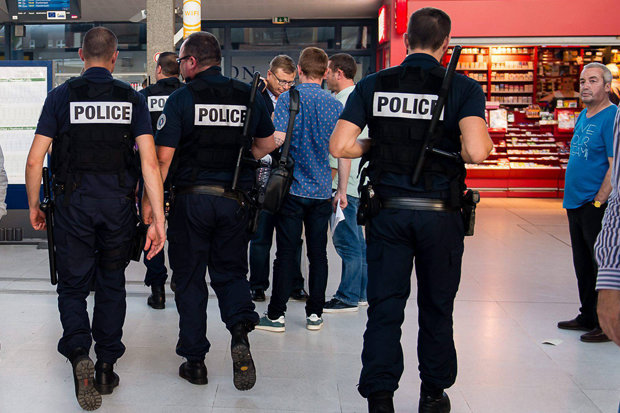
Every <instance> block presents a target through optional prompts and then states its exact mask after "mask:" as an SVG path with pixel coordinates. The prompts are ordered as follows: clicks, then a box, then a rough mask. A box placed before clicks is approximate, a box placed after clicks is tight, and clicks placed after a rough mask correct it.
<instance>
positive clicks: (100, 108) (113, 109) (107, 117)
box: [69, 102, 132, 124]
mask: <svg viewBox="0 0 620 413" xmlns="http://www.w3.org/2000/svg"><path fill="white" fill-rule="evenodd" d="M131 111H132V105H131V103H129V102H71V104H70V105H69V119H70V122H71V123H74V124H75V123H124V124H130V123H131Z"/></svg>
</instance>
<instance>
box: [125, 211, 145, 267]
mask: <svg viewBox="0 0 620 413" xmlns="http://www.w3.org/2000/svg"><path fill="white" fill-rule="evenodd" d="M148 229H149V227H148V225H145V224H144V223H143V222H142V221H138V224H137V225H136V232H135V233H134V236H133V238H132V239H131V247H130V250H129V254H130V255H129V258H130V259H131V260H132V261H138V262H140V258H141V257H142V252H143V251H144V245H145V244H146V232H147V231H148Z"/></svg>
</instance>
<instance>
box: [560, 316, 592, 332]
mask: <svg viewBox="0 0 620 413" xmlns="http://www.w3.org/2000/svg"><path fill="white" fill-rule="evenodd" d="M558 328H561V329H562V330H581V331H590V330H592V327H590V326H586V325H585V324H582V323H581V322H580V321H579V320H578V319H577V318H573V319H572V320H568V321H560V322H559V323H558Z"/></svg>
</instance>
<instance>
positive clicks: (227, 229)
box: [156, 32, 276, 390]
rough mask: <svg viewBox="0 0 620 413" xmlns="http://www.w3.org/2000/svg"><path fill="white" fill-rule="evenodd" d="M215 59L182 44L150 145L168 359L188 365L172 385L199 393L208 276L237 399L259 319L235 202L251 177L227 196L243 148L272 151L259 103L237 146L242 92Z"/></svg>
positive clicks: (249, 378)
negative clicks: (185, 384)
mask: <svg viewBox="0 0 620 413" xmlns="http://www.w3.org/2000/svg"><path fill="white" fill-rule="evenodd" d="M221 57H222V55H221V49H220V44H219V42H218V41H217V39H216V38H215V36H213V35H212V34H211V33H207V32H198V33H193V34H192V35H190V36H189V37H188V38H187V39H186V40H185V41H184V42H183V45H182V46H181V50H180V53H179V59H178V60H179V63H180V65H181V74H182V75H183V78H184V79H185V80H186V81H187V82H188V83H187V86H186V87H184V88H182V89H180V90H178V91H176V92H174V93H173V94H172V95H170V97H169V98H168V101H167V102H166V106H165V107H164V113H163V114H162V115H161V117H160V119H159V122H158V125H157V129H158V130H157V135H156V143H157V155H158V158H159V162H160V164H161V166H162V176H164V177H165V176H167V174H168V173H170V180H171V183H172V186H173V187H174V204H173V206H172V210H171V212H170V215H169V217H168V220H169V222H168V225H169V227H168V236H169V250H168V255H169V257H170V266H171V268H172V271H173V275H172V276H173V278H174V280H175V282H176V292H175V300H176V304H177V309H178V311H179V318H180V320H179V327H180V332H179V340H178V342H177V347H176V352H177V354H178V355H180V356H182V357H185V358H186V359H187V362H185V363H183V364H182V365H181V366H180V368H179V375H180V376H181V377H183V378H184V379H186V380H188V381H189V382H190V383H193V384H206V383H207V369H206V366H205V364H204V359H205V355H206V353H207V352H208V351H209V347H210V344H209V341H208V340H207V337H206V322H207V319H206V317H207V315H206V310H207V299H208V296H209V291H208V289H207V283H206V282H205V273H206V270H207V268H208V269H209V276H210V280H211V287H212V288H213V289H214V291H215V294H216V295H217V297H218V304H219V307H220V314H221V318H222V321H224V323H225V324H226V328H228V330H229V331H230V332H231V334H232V343H231V354H232V359H233V374H234V378H233V382H234V385H235V387H236V388H237V389H239V390H248V389H250V388H252V387H253V386H254V383H255V381H256V372H255V368H254V362H253V361H252V356H251V354H250V346H249V342H248V337H247V333H248V332H249V331H251V330H252V329H253V328H254V326H255V325H256V323H258V314H257V313H256V312H255V311H254V303H253V302H252V299H251V296H250V286H249V283H248V280H247V278H246V276H247V271H248V261H247V251H248V242H249V232H248V218H249V216H248V208H247V205H246V202H245V201H244V199H243V198H244V195H243V193H244V191H247V190H249V189H250V188H251V186H252V184H253V182H254V175H255V171H254V170H253V169H251V168H243V169H242V170H241V173H240V174H239V179H238V184H237V187H238V188H239V189H240V191H233V190H232V182H233V176H234V172H235V169H236V162H237V156H238V153H239V150H240V148H241V147H242V146H246V145H247V147H250V145H251V155H250V154H249V153H248V154H247V155H246V156H253V157H254V158H255V159H260V158H262V157H263V156H265V155H266V154H268V153H269V152H271V151H273V150H274V149H275V147H276V146H275V141H274V138H273V132H274V128H273V124H272V122H271V118H270V117H269V113H268V112H267V108H266V107H265V102H264V101H263V99H261V98H257V99H256V102H255V104H254V106H253V113H252V116H251V124H250V125H249V130H248V135H249V136H250V137H252V136H253V137H255V138H254V139H253V141H252V142H251V144H250V142H248V139H247V138H244V136H243V125H244V121H245V117H246V114H247V105H248V103H249V97H250V87H249V86H248V85H247V84H245V83H242V82H239V81H237V80H234V79H230V78H227V77H224V76H222V74H221V68H220V63H221ZM250 139H251V138H250ZM171 165H172V166H171Z"/></svg>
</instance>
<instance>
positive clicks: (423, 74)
mask: <svg viewBox="0 0 620 413" xmlns="http://www.w3.org/2000/svg"><path fill="white" fill-rule="evenodd" d="M450 25H451V23H450V18H449V17H448V15H447V14H445V13H444V12H443V11H441V10H437V9H433V8H423V9H420V10H418V11H416V12H415V13H413V14H412V16H411V18H410V20H409V28H408V33H407V35H406V37H405V45H406V47H407V50H408V53H409V54H408V56H407V58H406V59H405V60H404V62H403V63H402V64H401V65H400V66H397V67H393V68H390V69H386V70H382V71H380V72H379V73H377V74H374V75H371V76H368V77H367V78H365V79H363V80H362V81H360V82H359V83H358V84H357V86H356V88H355V90H354V91H353V93H352V94H351V96H350V97H349V100H348V101H347V105H346V107H345V109H344V111H343V113H342V115H341V117H340V120H339V121H338V124H337V125H336V128H335V129H334V133H333V135H332V137H331V140H330V152H331V153H332V155H333V156H335V157H346V158H356V157H359V156H362V155H363V154H364V156H365V157H366V159H368V160H369V161H370V165H369V168H368V175H369V178H370V180H371V185H372V190H373V192H374V195H375V197H374V198H373V199H375V198H376V199H379V200H380V201H381V208H377V214H376V215H375V216H373V217H372V218H370V219H369V221H368V222H367V223H366V240H367V244H368V250H367V260H368V302H369V305H370V307H369V309H368V323H367V325H366V332H365V333H364V347H363V351H362V365H363V367H362V373H361V377H360V382H359V392H360V393H361V395H362V396H363V397H365V398H368V406H369V411H371V412H393V411H394V407H393V402H392V397H393V393H394V391H395V390H396V389H397V388H398V381H399V379H400V376H401V375H402V372H403V369H404V365H403V352H402V348H401V345H400V337H401V325H402V323H403V321H404V316H405V313H404V310H405V305H406V303H407V299H408V298H409V294H410V291H411V272H412V268H413V261H414V259H415V267H416V277H417V290H418V291H417V292H418V296H417V302H418V309H419V334H418V359H419V369H420V377H421V379H422V387H421V394H420V402H419V411H420V412H425V413H430V412H442V413H443V412H449V411H450V401H449V399H448V396H447V395H446V394H445V392H444V389H446V388H448V387H450V386H451V385H452V384H453V383H454V381H455V379H456V371H457V364H456V351H455V348H454V341H453V331H452V311H453V304H454V298H455V295H456V292H457V290H458V285H459V281H460V276H461V259H462V255H463V239H464V233H465V232H464V223H463V220H462V215H461V210H460V209H461V206H462V205H461V197H462V195H463V190H464V188H465V185H464V179H465V168H464V163H463V161H464V162H468V163H479V162H482V161H483V160H484V159H485V158H486V157H487V156H488V154H489V153H490V151H491V149H492V147H493V143H492V141H491V139H490V138H489V135H488V132H487V128H486V124H485V112H484V111H485V96H484V93H483V92H482V89H481V87H480V86H479V85H478V83H477V82H476V81H473V80H471V79H469V78H468V77H465V76H462V75H458V74H457V75H455V77H454V79H453V82H452V85H451V88H450V91H449V94H448V99H447V103H446V107H445V110H444V112H443V114H444V116H443V120H442V122H441V124H440V128H439V130H440V134H439V137H438V139H437V140H436V141H435V147H436V148H438V149H442V150H444V151H447V152H460V154H461V157H462V160H461V161H456V160H455V159H450V158H444V157H439V156H436V155H434V154H431V155H427V157H426V162H425V163H424V167H423V169H422V174H421V178H420V179H419V180H418V181H417V182H416V183H415V184H414V183H413V179H412V175H413V173H414V168H415V166H416V162H417V160H418V156H419V154H420V151H421V150H423V144H422V142H423V140H424V137H425V132H426V130H427V129H428V126H429V124H430V119H431V115H432V110H431V109H432V107H433V104H434V103H435V102H436V101H437V98H438V93H439V90H440V87H441V83H442V79H443V75H444V73H445V70H444V69H442V68H440V66H439V61H440V59H441V58H442V56H443V55H444V53H445V52H446V50H447V48H448V43H449V41H450ZM366 124H368V126H369V135H370V139H368V140H364V141H361V140H360V141H356V138H357V136H358V135H359V133H360V132H361V129H362V128H363V127H364V126H365V125H366ZM371 204H372V202H371Z"/></svg>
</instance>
